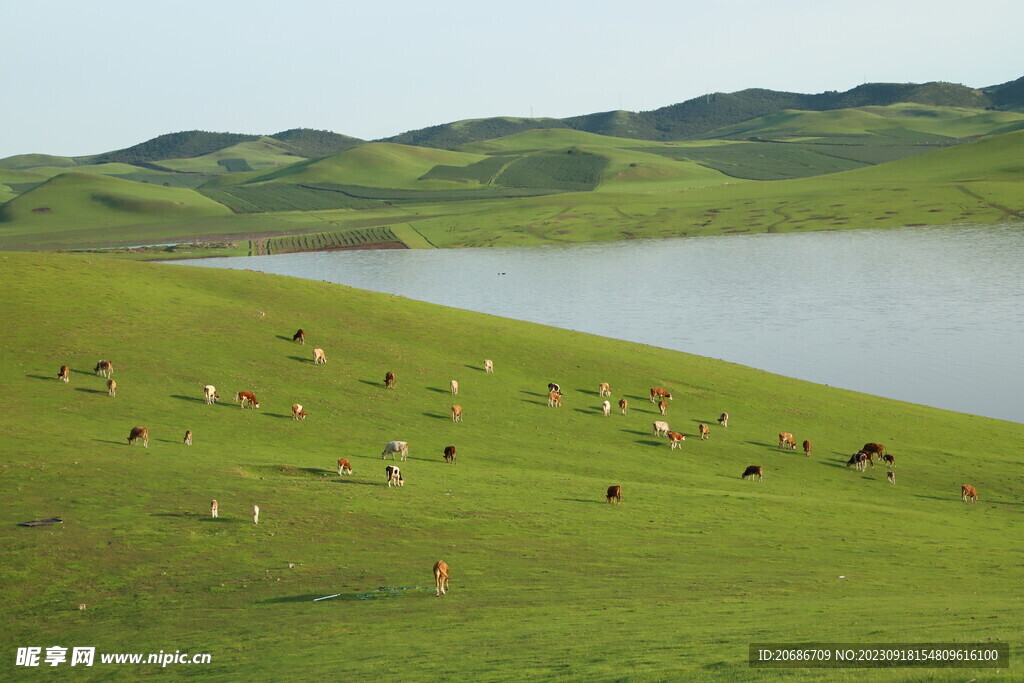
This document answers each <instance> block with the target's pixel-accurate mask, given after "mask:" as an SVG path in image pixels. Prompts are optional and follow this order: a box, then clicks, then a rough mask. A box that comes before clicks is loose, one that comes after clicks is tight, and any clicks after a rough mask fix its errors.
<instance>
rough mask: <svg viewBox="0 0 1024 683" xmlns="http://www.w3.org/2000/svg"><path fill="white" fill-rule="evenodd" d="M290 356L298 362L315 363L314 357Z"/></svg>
mask: <svg viewBox="0 0 1024 683" xmlns="http://www.w3.org/2000/svg"><path fill="white" fill-rule="evenodd" d="M288 357H289V358H291V359H292V360H293V361H296V362H298V363H310V364H312V363H313V359H312V358H306V357H305V356H288Z"/></svg>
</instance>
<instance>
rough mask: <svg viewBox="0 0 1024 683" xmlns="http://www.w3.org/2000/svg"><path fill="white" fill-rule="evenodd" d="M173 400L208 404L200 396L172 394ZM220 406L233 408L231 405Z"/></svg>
mask: <svg viewBox="0 0 1024 683" xmlns="http://www.w3.org/2000/svg"><path fill="white" fill-rule="evenodd" d="M171 398H176V399H178V400H179V401H191V402H192V403H206V399H202V398H199V397H198V396H182V395H181V394H171ZM219 405H224V406H228V407H230V406H231V404H230V403H220V404H219Z"/></svg>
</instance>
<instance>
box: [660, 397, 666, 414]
mask: <svg viewBox="0 0 1024 683" xmlns="http://www.w3.org/2000/svg"><path fill="white" fill-rule="evenodd" d="M658 410H659V411H660V412H661V414H662V415H664V414H665V413H667V412H668V401H666V400H664V399H662V400H661V401H658Z"/></svg>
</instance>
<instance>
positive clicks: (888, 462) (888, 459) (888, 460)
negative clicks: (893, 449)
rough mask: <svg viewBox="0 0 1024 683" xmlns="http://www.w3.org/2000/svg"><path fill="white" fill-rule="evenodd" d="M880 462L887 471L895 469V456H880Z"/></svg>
mask: <svg viewBox="0 0 1024 683" xmlns="http://www.w3.org/2000/svg"><path fill="white" fill-rule="evenodd" d="M882 462H884V463H885V466H886V467H888V468H889V469H893V468H895V467H896V456H895V455H889V454H888V453H886V454H885V455H883V456H882Z"/></svg>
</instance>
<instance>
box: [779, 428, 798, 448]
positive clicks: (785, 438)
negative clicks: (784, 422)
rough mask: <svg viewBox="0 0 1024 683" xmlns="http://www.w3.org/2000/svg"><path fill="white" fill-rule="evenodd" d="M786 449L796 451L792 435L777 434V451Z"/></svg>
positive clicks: (787, 433)
mask: <svg viewBox="0 0 1024 683" xmlns="http://www.w3.org/2000/svg"><path fill="white" fill-rule="evenodd" d="M783 448H788V449H790V450H793V451H795V450H796V441H794V440H793V435H792V434H790V433H789V432H779V450H780V451H781V450H782V449H783Z"/></svg>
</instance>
